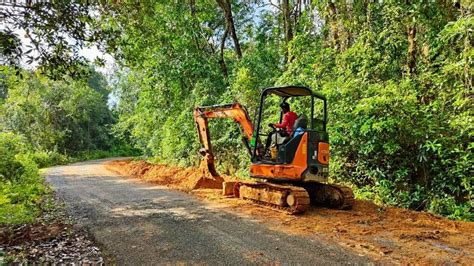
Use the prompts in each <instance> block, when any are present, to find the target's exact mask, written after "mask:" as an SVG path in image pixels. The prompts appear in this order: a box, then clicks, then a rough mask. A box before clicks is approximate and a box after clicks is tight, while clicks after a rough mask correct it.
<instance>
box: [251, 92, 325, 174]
mask: <svg viewBox="0 0 474 266" xmlns="http://www.w3.org/2000/svg"><path fill="white" fill-rule="evenodd" d="M269 96H278V97H280V98H281V102H287V101H290V100H292V99H294V98H298V100H301V98H306V99H304V100H303V101H300V102H306V103H307V105H306V106H305V107H306V108H305V110H306V112H308V113H307V114H305V113H301V110H294V111H296V112H297V113H299V117H298V119H297V120H296V122H295V125H294V126H293V131H292V133H291V135H289V136H287V137H286V140H285V141H283V142H282V143H278V142H275V145H276V150H277V156H276V158H274V159H272V158H270V157H269V156H268V155H267V154H268V149H269V148H270V147H268V145H265V148H264V151H263V152H261V149H259V145H253V146H252V154H251V156H252V159H251V160H252V164H251V167H250V175H251V176H252V177H255V178H260V179H266V180H279V181H304V182H305V181H317V182H326V181H327V178H328V176H329V168H328V167H329V143H328V141H329V137H328V134H327V132H326V123H327V101H326V98H325V97H324V96H323V95H321V94H318V93H315V92H313V91H312V90H310V89H309V88H307V87H302V86H287V87H277V88H267V89H265V90H263V91H262V94H261V97H260V107H259V109H258V114H257V124H256V128H255V130H254V134H253V137H254V138H255V139H256V140H258V139H263V138H268V137H269V135H270V134H268V133H266V132H265V130H264V127H263V124H264V123H263V121H264V120H265V117H264V113H265V109H266V108H269V107H270V106H269V104H268V102H267V101H265V100H266V99H267V97H269ZM318 103H319V104H318ZM308 105H309V106H308ZM315 106H320V107H322V110H319V111H320V112H317V113H318V114H320V116H319V117H316V116H315V113H316V112H315ZM308 116H309V119H307V117H308ZM281 119H282V116H281V115H280V122H281ZM305 120H306V123H305ZM308 120H309V121H308ZM298 127H299V129H300V130H301V131H300V132H298V134H295V131H296V129H297V128H298ZM274 133H275V129H273V132H272V133H271V134H274ZM251 143H258V142H256V141H251Z"/></svg>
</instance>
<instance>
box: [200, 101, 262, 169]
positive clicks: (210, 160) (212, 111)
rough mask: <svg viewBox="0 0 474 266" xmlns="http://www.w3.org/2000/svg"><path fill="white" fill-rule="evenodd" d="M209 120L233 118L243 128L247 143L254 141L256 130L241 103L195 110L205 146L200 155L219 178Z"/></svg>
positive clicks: (201, 138)
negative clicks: (253, 135) (253, 136)
mask: <svg viewBox="0 0 474 266" xmlns="http://www.w3.org/2000/svg"><path fill="white" fill-rule="evenodd" d="M209 118H232V119H233V120H234V121H235V122H236V123H238V124H240V126H241V127H242V129H243V131H244V135H245V141H246V143H248V142H249V141H250V140H251V139H252V134H253V130H254V128H253V124H252V121H251V120H250V117H249V115H248V113H247V111H246V110H245V108H244V107H242V105H240V104H239V103H231V104H223V105H212V106H203V107H196V109H194V121H195V122H196V127H197V129H198V133H199V141H200V142H201V144H202V145H203V148H202V149H201V150H200V153H201V154H202V155H203V156H204V157H205V158H204V160H205V161H206V164H207V168H208V170H209V172H210V173H211V175H212V177H219V174H218V173H217V171H216V167H215V164H214V154H213V152H212V145H211V136H210V134H209V127H208V119H209Z"/></svg>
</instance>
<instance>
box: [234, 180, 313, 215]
mask: <svg viewBox="0 0 474 266" xmlns="http://www.w3.org/2000/svg"><path fill="white" fill-rule="evenodd" d="M240 186H248V187H253V188H263V189H264V188H270V189H273V190H277V191H281V192H289V193H292V194H293V195H294V196H295V199H296V202H297V204H296V208H294V209H293V208H290V207H289V206H285V207H284V206H278V205H275V204H272V203H268V202H263V201H259V200H254V199H247V198H244V199H245V200H247V201H250V202H252V203H254V204H255V205H258V206H262V207H266V208H270V209H272V210H277V211H280V212H284V213H287V214H298V213H303V212H305V211H306V210H307V209H308V208H309V206H310V199H309V195H308V192H307V191H306V190H305V189H304V188H302V187H297V186H284V185H276V184H267V183H241V184H240Z"/></svg>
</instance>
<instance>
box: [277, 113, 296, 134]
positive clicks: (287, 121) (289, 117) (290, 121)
mask: <svg viewBox="0 0 474 266" xmlns="http://www.w3.org/2000/svg"><path fill="white" fill-rule="evenodd" d="M297 118H298V115H297V114H296V113H294V112H291V111H289V112H286V113H285V114H284V115H283V121H282V122H281V124H275V127H278V128H286V132H287V133H288V134H290V135H291V132H292V131H293V125H294V124H295V121H296V119H297Z"/></svg>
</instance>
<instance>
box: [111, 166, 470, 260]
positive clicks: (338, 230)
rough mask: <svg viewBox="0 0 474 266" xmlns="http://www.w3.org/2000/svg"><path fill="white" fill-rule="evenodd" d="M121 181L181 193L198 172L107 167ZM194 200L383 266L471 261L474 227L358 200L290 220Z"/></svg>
mask: <svg viewBox="0 0 474 266" xmlns="http://www.w3.org/2000/svg"><path fill="white" fill-rule="evenodd" d="M107 167H108V168H109V169H110V170H114V171H115V172H119V173H121V174H123V175H128V176H133V177H137V178H141V179H143V180H146V181H149V182H152V183H154V184H160V185H166V186H169V187H171V188H175V189H180V190H183V191H191V190H192V189H194V188H196V183H197V180H199V179H200V178H201V177H202V175H203V173H202V172H200V171H199V170H198V169H193V168H188V169H183V168H178V167H170V166H166V165H150V164H148V163H146V162H131V161H115V162H112V163H110V164H109V165H108V166H107ZM192 194H194V195H196V196H197V197H199V198H201V199H202V200H204V201H206V202H207V203H209V204H211V205H214V206H216V207H219V208H222V209H223V210H225V211H232V212H235V213H238V214H240V215H244V216H248V217H251V218H253V219H256V220H258V221H260V222H262V223H265V224H267V225H269V226H271V227H272V228H273V229H275V230H279V231H285V232H287V233H291V234H299V235H304V236H308V237H318V238H323V239H327V240H328V241H331V242H336V243H339V244H341V245H343V246H346V247H348V248H350V249H352V250H354V251H355V252H358V253H361V254H368V255H370V256H371V257H372V258H374V259H376V260H379V261H380V262H382V263H402V264H406V263H417V264H427V263H429V264H445V263H456V264H465V265H471V264H472V261H474V245H473V243H474V223H470V222H458V221H450V220H448V219H446V218H443V217H439V216H436V215H433V214H430V213H426V212H415V211H411V210H406V209H401V208H394V207H381V206H377V205H375V204H373V203H372V202H369V201H362V200H356V202H355V205H354V207H353V209H352V210H349V211H341V210H331V209H326V208H319V207H311V208H310V210H309V211H307V212H305V213H304V214H303V215H298V216H291V215H287V214H283V213H279V212H276V211H273V210H268V209H265V208H261V207H257V206H255V205H252V204H250V203H248V202H245V201H242V200H239V199H234V198H226V197H223V196H221V191H220V190H215V189H199V190H193V191H192Z"/></svg>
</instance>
